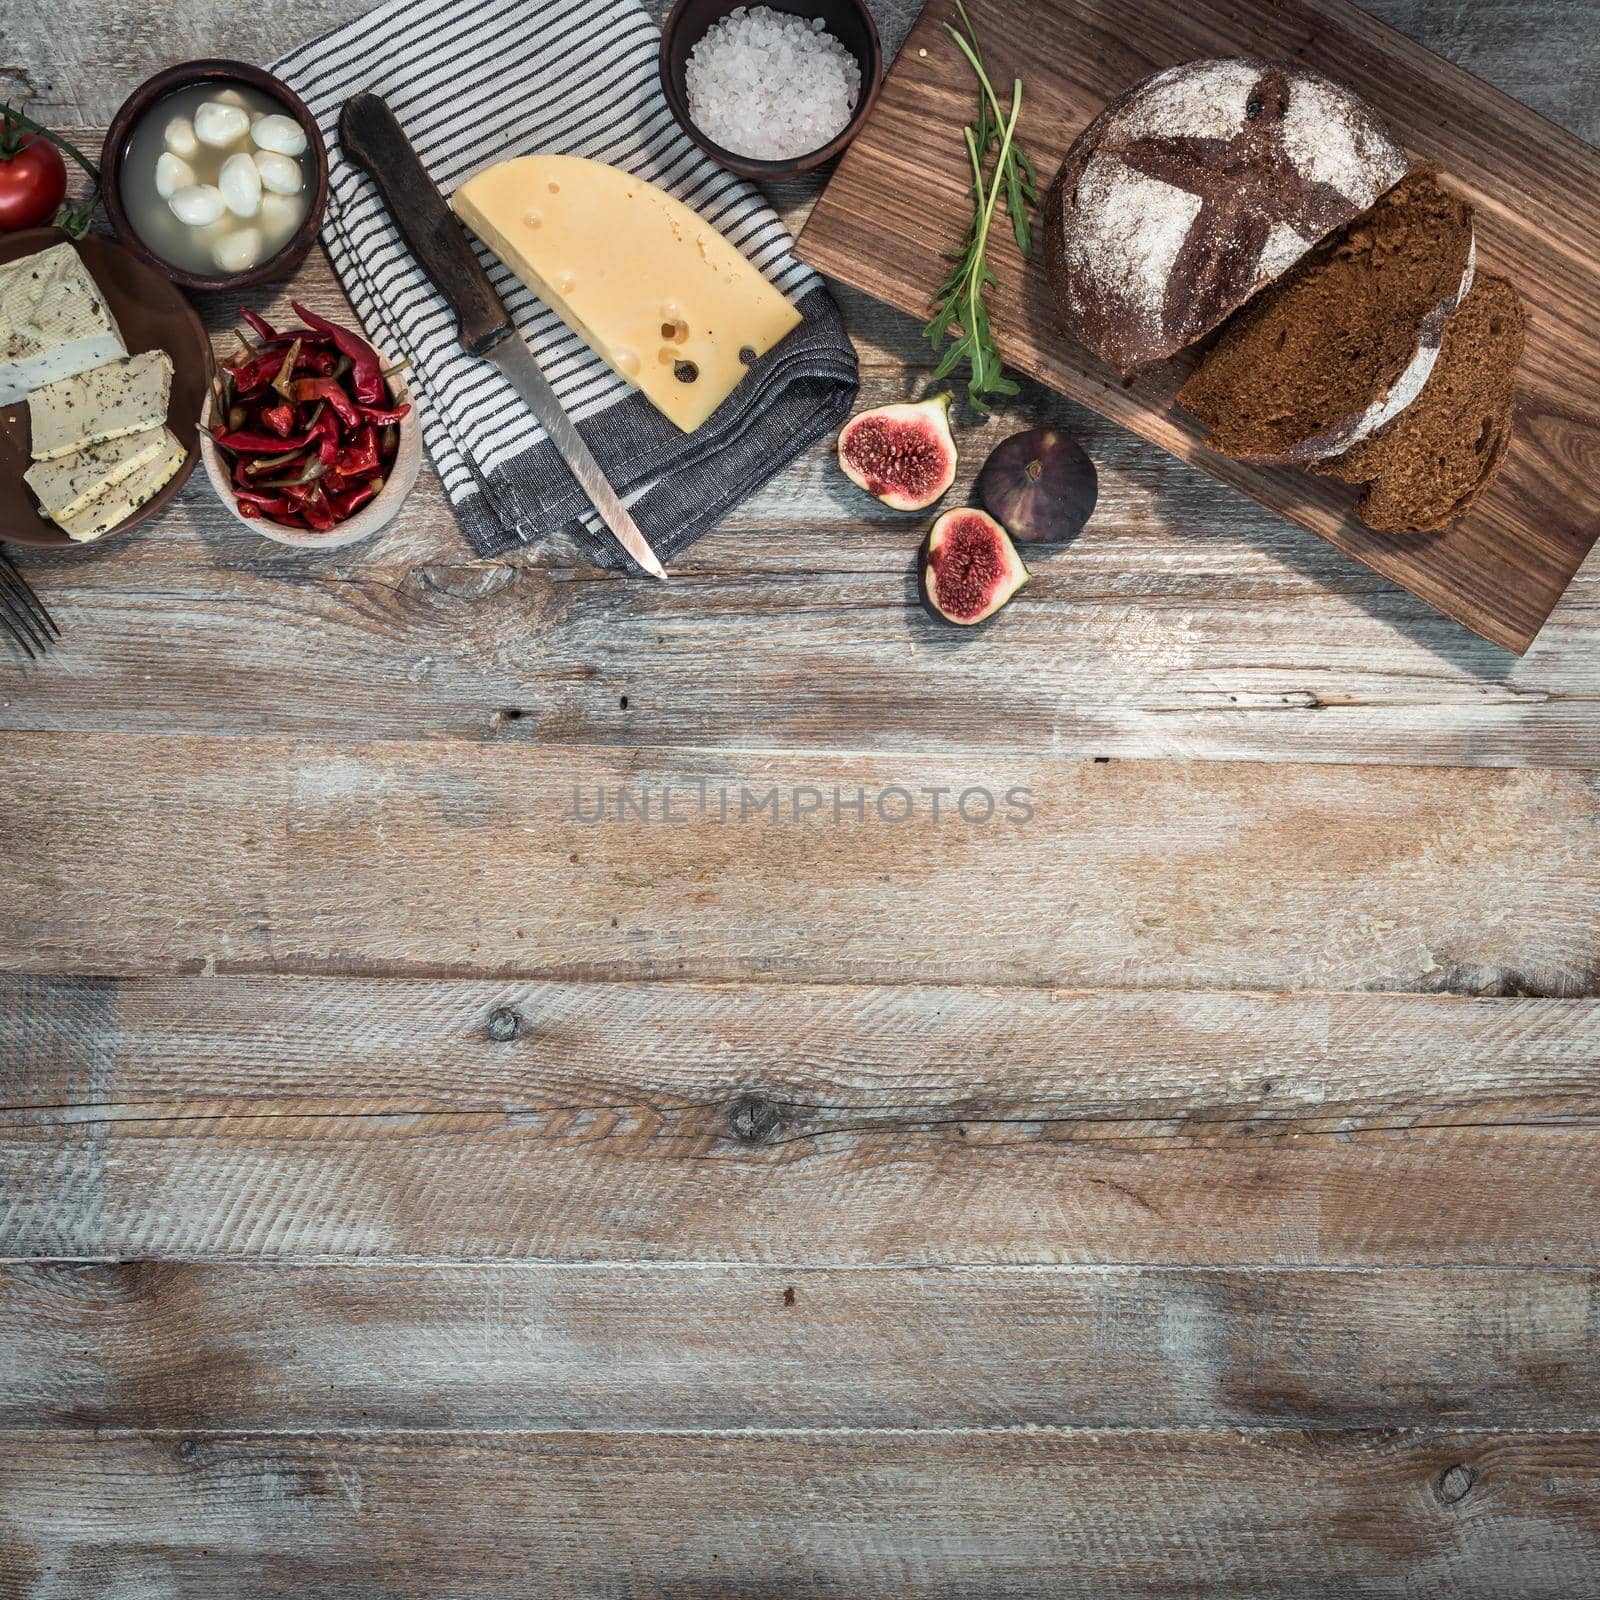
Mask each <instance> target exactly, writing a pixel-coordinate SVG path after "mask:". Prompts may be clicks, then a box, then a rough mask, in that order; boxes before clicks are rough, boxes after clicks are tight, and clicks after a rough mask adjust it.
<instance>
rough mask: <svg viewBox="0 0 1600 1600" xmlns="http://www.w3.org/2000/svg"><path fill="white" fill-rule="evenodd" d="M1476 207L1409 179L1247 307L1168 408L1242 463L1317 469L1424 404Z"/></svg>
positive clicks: (1466, 257) (1465, 280) (1431, 178)
mask: <svg viewBox="0 0 1600 1600" xmlns="http://www.w3.org/2000/svg"><path fill="white" fill-rule="evenodd" d="M1474 258H1475V251H1474V248H1473V239H1472V207H1471V206H1469V205H1468V204H1467V203H1466V201H1464V200H1462V199H1460V198H1459V197H1458V196H1456V195H1453V194H1451V193H1450V192H1449V191H1448V190H1446V189H1443V188H1441V187H1440V185H1439V183H1438V179H1437V176H1436V174H1435V173H1434V172H1432V171H1431V170H1429V169H1427V168H1419V169H1418V170H1416V171H1414V172H1412V173H1410V174H1409V175H1408V176H1406V177H1405V178H1402V179H1401V181H1400V182H1399V183H1398V184H1396V185H1395V187H1394V188H1392V189H1391V190H1390V191H1389V192H1388V193H1387V194H1386V195H1384V196H1383V198H1382V199H1380V200H1379V201H1378V203H1377V204H1376V205H1374V206H1373V207H1372V208H1371V210H1369V211H1367V212H1365V213H1364V214H1363V215H1362V216H1360V217H1358V218H1357V219H1356V220H1355V221H1354V222H1352V223H1350V224H1348V225H1347V226H1346V227H1345V228H1343V229H1342V230H1341V231H1340V232H1339V233H1337V234H1335V235H1334V236H1333V238H1332V239H1330V240H1328V241H1327V242H1326V243H1325V244H1323V245H1322V246H1321V247H1320V248H1319V249H1317V250H1316V251H1314V252H1312V253H1311V254H1310V255H1308V256H1307V257H1306V258H1305V259H1304V260H1303V261H1301V262H1300V264H1299V265H1298V266H1296V267H1295V268H1294V269H1293V270H1292V271H1290V272H1289V273H1288V274H1287V275H1286V276H1285V277H1284V278H1283V279H1281V280H1280V281H1279V282H1278V283H1277V284H1275V285H1274V286H1273V287H1272V288H1270V289H1267V290H1265V291H1264V292H1263V293H1262V294H1261V295H1260V296H1258V297H1257V299H1255V300H1254V301H1253V302H1252V303H1251V304H1250V305H1248V306H1246V307H1245V309H1244V310H1243V311H1241V312H1240V313H1239V314H1238V315H1237V316H1236V317H1235V318H1234V319H1233V321H1232V322H1230V323H1229V324H1228V325H1227V326H1226V327H1225V328H1224V329H1223V332H1222V335H1221V337H1220V338H1219V339H1218V340H1217V342H1216V344H1215V345H1214V346H1213V347H1212V349H1211V351H1210V352H1209V353H1208V354H1207V355H1206V357H1205V358H1204V360H1203V361H1202V362H1201V364H1200V367H1199V369H1198V370H1197V371H1196V372H1195V373H1194V374H1193V375H1192V376H1191V377H1190V379H1189V381H1188V382H1187V383H1186V384H1184V386H1183V389H1182V391H1181V392H1180V393H1179V395H1178V401H1179V403H1180V404H1181V405H1183V406H1184V407H1185V408H1186V409H1188V410H1189V411H1191V412H1193V413H1194V415H1195V416H1197V417H1199V418H1200V420H1201V421H1202V422H1204V423H1205V424H1206V425H1207V426H1208V427H1209V428H1210V429H1211V437H1210V439H1209V441H1208V442H1209V444H1210V445H1211V448H1212V449H1213V450H1217V451H1220V452H1221V453H1222V454H1223V455H1227V456H1234V457H1236V458H1237V459H1239V460H1241V461H1255V462H1261V463H1284V462H1306V461H1315V460H1317V459H1319V458H1321V457H1323V456H1327V455H1332V454H1334V453H1335V452H1337V451H1340V450H1344V449H1347V448H1348V447H1349V446H1350V445H1352V444H1354V443H1355V442H1357V441H1358V440H1360V439H1364V438H1366V437H1367V436H1368V435H1369V434H1372V433H1374V432H1376V431H1377V429H1378V428H1380V427H1382V426H1383V425H1384V424H1385V423H1386V422H1388V421H1389V420H1390V419H1391V418H1392V417H1394V416H1396V415H1398V414H1399V413H1400V411H1402V410H1403V409H1404V408H1405V407H1406V406H1407V405H1409V404H1410V403H1411V401H1413V400H1414V399H1416V397H1417V395H1418V394H1419V393H1421V391H1422V387H1423V385H1424V384H1425V383H1426V382H1427V379H1428V375H1429V373H1430V372H1431V371H1432V370H1433V364H1434V361H1435V359H1436V358H1437V356H1438V353H1439V344H1440V340H1441V339H1442V337H1443V334H1444V328H1445V324H1446V323H1447V322H1448V321H1449V319H1450V315H1451V313H1452V312H1453V311H1454V310H1455V309H1456V307H1457V306H1458V305H1459V304H1460V303H1461V300H1462V298H1463V296H1464V295H1465V294H1466V293H1467V291H1468V289H1469V288H1470V287H1471V285H1472V273H1473V265H1474Z"/></svg>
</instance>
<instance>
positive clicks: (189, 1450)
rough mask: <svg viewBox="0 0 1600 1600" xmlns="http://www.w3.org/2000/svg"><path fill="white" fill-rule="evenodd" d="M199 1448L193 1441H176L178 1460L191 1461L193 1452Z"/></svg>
mask: <svg viewBox="0 0 1600 1600" xmlns="http://www.w3.org/2000/svg"><path fill="white" fill-rule="evenodd" d="M199 1448H200V1446H199V1445H197V1444H196V1443H195V1442H194V1440H193V1439H180V1440H179V1441H178V1459H179V1460H180V1461H193V1460H194V1454H195V1451H196V1450H198V1449H199Z"/></svg>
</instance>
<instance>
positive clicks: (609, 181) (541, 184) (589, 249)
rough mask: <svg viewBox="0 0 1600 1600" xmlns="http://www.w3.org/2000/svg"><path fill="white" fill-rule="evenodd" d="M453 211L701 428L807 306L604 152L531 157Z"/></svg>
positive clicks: (682, 422)
mask: <svg viewBox="0 0 1600 1600" xmlns="http://www.w3.org/2000/svg"><path fill="white" fill-rule="evenodd" d="M451 205H452V206H454V208H455V211H456V214H457V215H458V216H459V217H460V218H461V219H462V220H463V221H464V222H466V223H467V225H468V226H469V227H470V228H471V229H472V230H473V232H474V233H476V234H477V235H478V237H479V238H480V239H482V240H483V242H484V243H485V244H487V245H488V246H489V248H490V249H491V250H493V251H494V253H495V254H496V255H497V256H499V257H500V259H501V260H502V261H504V262H505V264H506V265H507V266H508V267H510V268H511V270H512V271H513V272H514V273H516V275H517V276H518V277H519V278H520V279H521V280H522V281H523V282H524V283H525V284H527V286H528V287H529V288H530V289H531V290H532V291H533V292H534V293H535V294H536V295H538V297H539V298H540V299H541V300H543V301H544V303H545V304H546V305H547V306H549V307H550V309H551V310H552V311H554V312H555V313H556V314H557V315H558V316H559V317H560V318H561V320H562V321H563V322H565V323H566V324H567V326H568V327H569V328H571V329H572V330H573V332H574V333H576V334H578V335H579V337H580V338H582V339H583V340H584V341H585V342H586V343H587V344H588V345H589V346H590V348H591V349H593V350H594V351H595V353H596V354H597V355H599V356H600V357H601V358H602V359H603V360H605V361H606V362H608V363H609V364H610V366H611V367H612V369H613V370H614V371H616V372H618V373H620V374H621V375H622V376H623V377H624V378H626V379H627V380H628V381H629V382H630V383H632V384H636V385H637V386H638V387H639V388H640V389H641V390H642V391H643V392H644V394H645V395H646V396H647V397H648V398H649V399H650V400H651V401H652V402H653V403H654V404H655V406H656V408H657V409H658V410H659V411H661V413H662V414H663V415H664V416H666V417H668V418H670V419H671V420H672V421H673V422H675V423H677V425H678V426H679V427H680V428H682V429H683V431H684V432H685V433H692V432H693V431H694V429H696V428H698V427H699V426H700V424H701V423H702V422H704V421H705V420H706V418H707V417H709V416H710V415H711V413H712V412H713V411H715V410H716V409H717V407H718V406H720V405H721V404H722V402H723V401H724V400H726V399H727V398H728V396H729V395H730V394H732V393H733V390H734V388H735V387H736V386H737V384H738V382H739V380H740V379H741V378H742V377H743V376H744V375H745V370H746V367H747V365H748V363H749V362H750V361H753V360H755V359H756V357H758V356H763V355H765V354H766V353H767V351H769V350H770V349H771V348H772V347H773V346H774V345H775V344H777V342H778V341H779V340H780V339H782V338H783V336H784V335H785V334H786V333H789V332H790V331H791V330H793V329H794V328H796V327H798V326H799V323H800V313H799V312H798V311H796V310H795V308H794V307H793V306H792V305H790V304H789V302H788V301H787V300H786V299H784V297H783V296H782V295H781V294H780V293H779V292H778V291H777V290H776V289H774V288H773V287H772V285H771V284H770V283H768V282H767V280H766V279H765V278H764V277H762V276H761V274H760V272H759V271H757V269H756V268H755V267H754V266H752V265H751V264H750V262H749V261H747V260H746V259H745V257H744V256H743V255H741V254H740V253H739V251H738V250H737V249H735V248H734V246H733V245H731V244H729V243H728V241H727V240H726V239H725V238H723V236H722V235H721V234H720V233H718V232H717V230H716V229H715V228H714V227H712V225H711V224H710V223H709V222H707V221H706V220H705V218H704V217H701V216H698V215H697V214H696V213H695V212H693V211H691V210H690V209H689V208H688V207H687V206H686V205H683V204H681V203H680V202H679V201H677V200H674V199H673V197H672V196H671V195H669V194H666V193H664V192H663V191H662V190H660V189H658V188H656V187H655V186H654V185H653V184H649V183H646V182H645V181H644V180H643V179H642V178H634V177H630V176H629V175H628V174H627V173H626V172H619V171H618V170H617V169H616V168H615V167H608V166H606V165H604V164H603V163H602V162H599V161H585V160H583V159H582V158H581V157H578V156H522V157H520V158H518V159H517V160H515V161H503V162H501V163H500V164H499V165H498V166H494V167H490V168H488V169H487V170H486V171H484V172H480V173H479V174H478V175H477V176H476V177H474V178H469V179H468V180H467V181H466V182H465V183H464V184H462V185H461V187H460V188H459V189H457V190H456V192H455V196H454V198H453V199H452V200H451Z"/></svg>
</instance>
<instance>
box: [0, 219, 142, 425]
mask: <svg viewBox="0 0 1600 1600" xmlns="http://www.w3.org/2000/svg"><path fill="white" fill-rule="evenodd" d="M127 353H128V349H127V346H126V345H124V344H123V342H122V335H121V334H120V333H119V332H118V331H117V325H116V323H115V321H114V320H113V319H112V316H111V312H110V311H109V310H108V309H107V307H106V303H105V297H104V296H103V295H102V294H101V293H100V290H99V288H98V287H97V286H96V284H95V281H94V279H93V278H91V277H90V276H89V269H88V268H87V267H86V266H84V264H83V257H82V256H80V255H79V254H78V252H77V251H76V250H74V249H73V248H72V246H71V245H70V244H58V245H52V246H51V248H50V249H48V250H41V251H39V252H38V253H37V254H36V255H31V256H23V257H22V258H21V260H19V261H10V262H7V263H6V265H5V266H3V267H0V406H8V405H11V404H13V403H14V402H15V401H18V400H21V399H22V398H23V397H24V396H25V395H26V394H28V392H29V391H30V390H33V389H37V388H39V387H41V386H42V385H43V384H47V383H54V382H55V381H56V379H58V378H70V377H71V376H72V374H73V373H75V372H86V371H87V370H88V369H89V368H91V367H103V366H104V365H105V364H106V362H108V361H115V360H116V359H117V358H118V357H119V356H125V355H127Z"/></svg>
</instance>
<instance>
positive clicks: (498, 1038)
mask: <svg viewBox="0 0 1600 1600" xmlns="http://www.w3.org/2000/svg"><path fill="white" fill-rule="evenodd" d="M521 1032H522V1018H521V1017H520V1016H519V1015H518V1014H517V1013H516V1012H515V1011H513V1010H512V1009H511V1007H510V1006H500V1007H499V1008H498V1009H497V1010H494V1011H491V1012H490V1013H489V1024H488V1033H489V1037H490V1038H491V1039H493V1040H494V1041H495V1043H496V1044H506V1043H508V1042H509V1041H510V1040H512V1039H515V1038H516V1036H517V1035H518V1034H519V1033H521Z"/></svg>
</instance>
